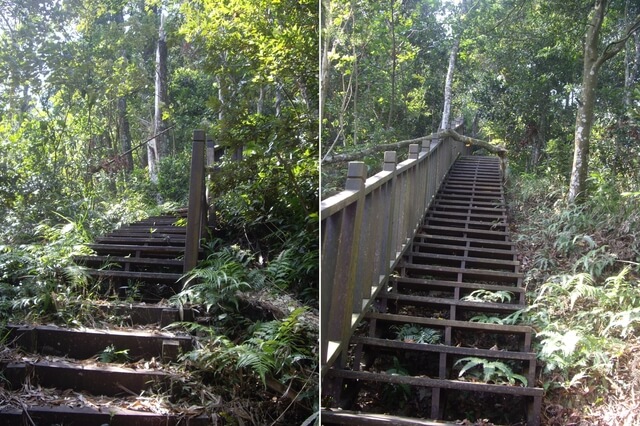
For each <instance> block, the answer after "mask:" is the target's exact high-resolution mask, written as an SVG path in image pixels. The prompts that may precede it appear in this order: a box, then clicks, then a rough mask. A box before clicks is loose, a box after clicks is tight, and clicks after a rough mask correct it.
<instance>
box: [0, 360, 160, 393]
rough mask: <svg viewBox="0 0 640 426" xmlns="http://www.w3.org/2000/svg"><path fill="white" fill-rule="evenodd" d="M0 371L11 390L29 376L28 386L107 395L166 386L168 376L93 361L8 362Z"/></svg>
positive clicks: (20, 384)
mask: <svg viewBox="0 0 640 426" xmlns="http://www.w3.org/2000/svg"><path fill="white" fill-rule="evenodd" d="M0 371H2V375H3V377H4V378H5V380H6V381H7V382H8V383H9V384H10V385H11V387H12V389H14V390H17V389H20V388H21V387H22V385H23V383H24V382H25V380H26V379H27V378H28V379H29V380H30V384H31V385H39V386H42V387H47V388H58V389H74V390H76V391H83V392H88V393H90V394H93V395H106V396H116V395H123V394H131V392H133V393H136V394H139V393H141V392H143V391H144V390H146V389H149V388H151V387H158V386H161V385H166V384H168V382H169V380H170V378H171V375H169V374H167V373H165V372H163V371H160V370H149V369H140V368H136V369H133V368H126V367H120V366H113V365H109V364H104V363H96V362H92V363H84V364H80V363H78V362H73V361H69V360H56V361H47V360H34V361H24V362H11V363H8V364H6V365H5V366H4V368H2V369H1V370H0Z"/></svg>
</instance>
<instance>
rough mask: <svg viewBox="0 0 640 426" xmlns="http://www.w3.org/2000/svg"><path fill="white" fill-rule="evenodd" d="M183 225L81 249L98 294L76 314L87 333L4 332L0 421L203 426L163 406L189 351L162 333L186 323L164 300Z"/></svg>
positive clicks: (178, 272) (172, 284) (160, 221)
mask: <svg viewBox="0 0 640 426" xmlns="http://www.w3.org/2000/svg"><path fill="white" fill-rule="evenodd" d="M184 218H185V212H184V211H182V212H177V213H176V214H174V215H166V216H158V217H150V218H148V219H145V220H143V221H140V222H136V223H133V224H129V225H125V226H122V227H121V228H119V229H117V230H115V231H113V232H112V233H109V234H107V235H105V236H103V237H101V238H98V239H97V240H96V242H95V243H93V244H89V245H88V246H89V247H90V248H92V249H93V250H94V251H95V252H96V255H93V256H80V257H77V258H76V259H75V260H76V262H78V263H79V264H84V265H86V266H87V269H86V270H85V272H86V273H87V274H88V275H89V276H91V277H92V278H94V279H95V280H96V282H97V283H99V286H100V289H99V291H100V293H101V294H102V295H103V301H102V302H91V304H90V305H89V306H85V308H84V309H90V310H91V311H92V312H93V314H92V316H93V318H95V322H96V323H97V324H96V325H95V327H92V328H87V327H77V324H76V325H73V324H69V325H67V326H54V325H37V324H20V325H10V326H9V327H8V330H9V335H8V336H7V339H6V340H7V342H8V343H9V345H8V347H9V348H10V349H9V350H7V351H6V352H7V353H5V354H4V356H3V362H2V363H3V369H2V370H3V375H4V378H5V379H6V380H7V382H8V383H9V384H10V388H11V389H12V390H13V391H14V392H15V393H14V394H11V393H9V394H7V395H3V396H4V399H5V401H4V402H3V404H2V406H0V420H1V421H0V423H2V424H7V425H13V424H15V425H21V424H53V423H56V424H122V425H168V424H178V423H179V424H190V425H196V424H202V425H205V424H209V422H210V419H209V418H208V417H206V416H205V417H202V416H198V415H197V414H198V413H197V410H196V411H193V410H191V411H192V412H190V411H189V410H181V409H179V407H172V406H171V403H170V402H169V401H162V399H163V397H162V395H167V393H168V392H169V393H171V392H177V393H180V392H181V390H180V389H179V383H181V382H184V378H183V377H182V373H180V372H179V371H178V370H177V369H176V368H174V366H173V365H172V363H174V362H176V361H177V359H178V356H179V355H180V354H181V353H184V352H186V351H189V350H191V349H192V348H193V339H192V336H190V335H188V334H181V333H171V332H167V331H166V330H164V329H163V328H164V327H166V326H168V325H169V324H171V323H174V322H177V321H189V320H193V319H194V316H195V315H194V312H193V311H192V310H191V309H186V308H185V309H182V310H179V309H177V308H175V307H171V306H169V305H168V304H167V302H166V299H168V298H169V297H171V296H172V295H174V294H176V293H178V292H179V291H180V290H181V287H182V280H181V277H182V276H183V263H184V260H183V259H182V258H183V256H184V252H185V233H186V227H185V226H181V225H183V223H182V222H184ZM200 253H202V249H200ZM75 302H76V303H83V302H81V301H75ZM69 303H72V301H69ZM9 351H15V352H16V353H20V356H19V359H18V358H14V359H15V360H11V357H10V356H9V355H10V354H8V352H9Z"/></svg>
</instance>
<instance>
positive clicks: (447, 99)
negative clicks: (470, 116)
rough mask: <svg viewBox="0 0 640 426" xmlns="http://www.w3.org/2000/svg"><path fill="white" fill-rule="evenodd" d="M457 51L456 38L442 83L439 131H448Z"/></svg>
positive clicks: (458, 39)
mask: <svg viewBox="0 0 640 426" xmlns="http://www.w3.org/2000/svg"><path fill="white" fill-rule="evenodd" d="M458 49H460V37H456V39H455V40H454V42H453V47H452V48H451V55H449V68H448V69H447V79H446V81H445V83H444V107H443V108H442V122H441V123H440V129H442V130H445V129H448V128H449V127H450V122H451V98H452V97H453V96H452V86H453V72H454V71H455V68H456V57H457V56H458Z"/></svg>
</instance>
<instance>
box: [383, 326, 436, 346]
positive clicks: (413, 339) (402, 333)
mask: <svg viewBox="0 0 640 426" xmlns="http://www.w3.org/2000/svg"><path fill="white" fill-rule="evenodd" d="M391 329H392V330H395V332H396V339H397V340H401V341H403V342H409V343H429V344H437V343H439V342H440V339H442V332H440V331H438V330H434V329H432V328H427V327H420V326H419V325H415V324H403V325H402V326H397V325H394V326H392V327H391Z"/></svg>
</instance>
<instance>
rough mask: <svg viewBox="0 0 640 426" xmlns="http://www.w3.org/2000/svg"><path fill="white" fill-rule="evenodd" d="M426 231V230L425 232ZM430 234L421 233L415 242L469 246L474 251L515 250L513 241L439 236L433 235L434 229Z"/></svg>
mask: <svg viewBox="0 0 640 426" xmlns="http://www.w3.org/2000/svg"><path fill="white" fill-rule="evenodd" d="M423 231H424V230H423ZM427 231H428V232H421V231H419V232H418V233H417V234H416V236H415V240H417V242H418V243H435V244H445V245H468V246H469V247H470V248H473V249H496V250H503V251H505V252H506V251H511V252H513V251H514V250H515V244H514V243H512V242H511V241H501V240H492V239H486V238H476V237H472V236H468V235H467V236H466V237H459V236H455V235H438V234H435V233H433V232H432V231H433V230H432V229H428V230H427Z"/></svg>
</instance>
